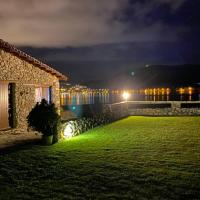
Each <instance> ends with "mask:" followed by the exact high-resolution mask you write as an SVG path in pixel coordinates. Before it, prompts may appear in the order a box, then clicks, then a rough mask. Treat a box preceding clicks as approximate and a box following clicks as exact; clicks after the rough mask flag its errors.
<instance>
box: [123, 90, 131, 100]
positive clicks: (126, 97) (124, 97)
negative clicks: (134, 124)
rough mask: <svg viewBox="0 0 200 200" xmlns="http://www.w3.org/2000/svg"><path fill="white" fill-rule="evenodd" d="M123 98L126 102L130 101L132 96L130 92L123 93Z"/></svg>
mask: <svg viewBox="0 0 200 200" xmlns="http://www.w3.org/2000/svg"><path fill="white" fill-rule="evenodd" d="M122 97H123V99H124V100H125V101H127V100H128V98H129V97H130V94H129V93H128V92H123V94H122Z"/></svg>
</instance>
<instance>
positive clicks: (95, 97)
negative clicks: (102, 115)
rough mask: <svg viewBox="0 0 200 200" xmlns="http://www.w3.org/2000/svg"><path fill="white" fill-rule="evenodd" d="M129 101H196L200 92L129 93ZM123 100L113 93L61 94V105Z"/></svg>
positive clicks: (120, 95) (106, 102)
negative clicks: (170, 93) (172, 93)
mask: <svg viewBox="0 0 200 200" xmlns="http://www.w3.org/2000/svg"><path fill="white" fill-rule="evenodd" d="M129 100H130V101H198V100H200V94H192V95H189V94H188V95H186V94H184V95H179V94H174V95H138V94H130V98H129ZM121 101H124V99H123V98H122V94H113V93H107V94H105V93H100V94H94V93H87V94H83V93H73V94H72V93H71V94H70V93H66V94H62V97H61V105H63V106H64V105H91V104H108V103H117V102H121Z"/></svg>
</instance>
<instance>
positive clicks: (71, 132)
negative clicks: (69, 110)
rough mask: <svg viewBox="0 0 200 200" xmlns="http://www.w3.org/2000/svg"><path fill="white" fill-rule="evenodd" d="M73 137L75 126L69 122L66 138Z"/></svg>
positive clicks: (66, 127)
mask: <svg viewBox="0 0 200 200" xmlns="http://www.w3.org/2000/svg"><path fill="white" fill-rule="evenodd" d="M72 136H73V126H72V124H71V123H70V122H68V123H67V124H66V126H65V128H64V137H65V138H71V137H72Z"/></svg>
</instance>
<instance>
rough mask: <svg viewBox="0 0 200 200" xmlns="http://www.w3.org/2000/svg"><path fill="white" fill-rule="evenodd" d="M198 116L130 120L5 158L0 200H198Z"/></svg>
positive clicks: (0, 174)
mask: <svg viewBox="0 0 200 200" xmlns="http://www.w3.org/2000/svg"><path fill="white" fill-rule="evenodd" d="M199 124H200V117H128V118H126V119H123V120H120V121H117V122H114V123H112V124H109V125H106V126H103V127H97V128H95V129H93V130H90V131H88V132H86V133H85V134H82V135H80V136H76V137H73V138H71V139H69V140H64V141H63V142H60V143H58V144H56V145H53V146H48V147H44V146H28V147H26V148H24V149H15V150H14V151H13V152H12V153H8V154H6V155H1V156H0V160H1V162H0V185H1V187H0V199H2V200H3V199H54V200H60V199H136V200H137V199H139V200H142V199H165V200H172V199H177V200H179V199H185V200H186V199H187V200H188V199H200V193H199V188H200V168H199V166H200V159H199V158H200V130H199Z"/></svg>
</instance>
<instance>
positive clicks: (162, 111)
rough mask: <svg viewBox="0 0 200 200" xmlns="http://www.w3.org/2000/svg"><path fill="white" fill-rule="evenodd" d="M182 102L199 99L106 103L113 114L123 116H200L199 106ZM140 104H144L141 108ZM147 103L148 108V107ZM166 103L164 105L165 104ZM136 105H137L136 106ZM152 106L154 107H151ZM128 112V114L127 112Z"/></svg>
mask: <svg viewBox="0 0 200 200" xmlns="http://www.w3.org/2000/svg"><path fill="white" fill-rule="evenodd" d="M182 104H193V105H195V104H196V105H197V104H198V105H200V101H196V102H184V101H167V102H154V101H152V102H150V101H149V102H148V101H146V102H142V101H139V102H131V101H130V102H122V103H117V104H110V105H106V107H108V108H109V109H110V110H111V111H112V113H113V114H114V115H115V116H118V118H120V117H124V116H126V115H132V116H133V115H135V116H137V115H138V116H140V115H141V116H200V107H198V106H194V107H193V108H192V106H191V108H183V107H182V106H181V105H182ZM140 105H145V106H144V107H145V108H142V106H140ZM148 105H149V108H148ZM165 105H166V106H165ZM137 106H138V107H137ZM153 107H154V108H153ZM127 113H128V114H127Z"/></svg>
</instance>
